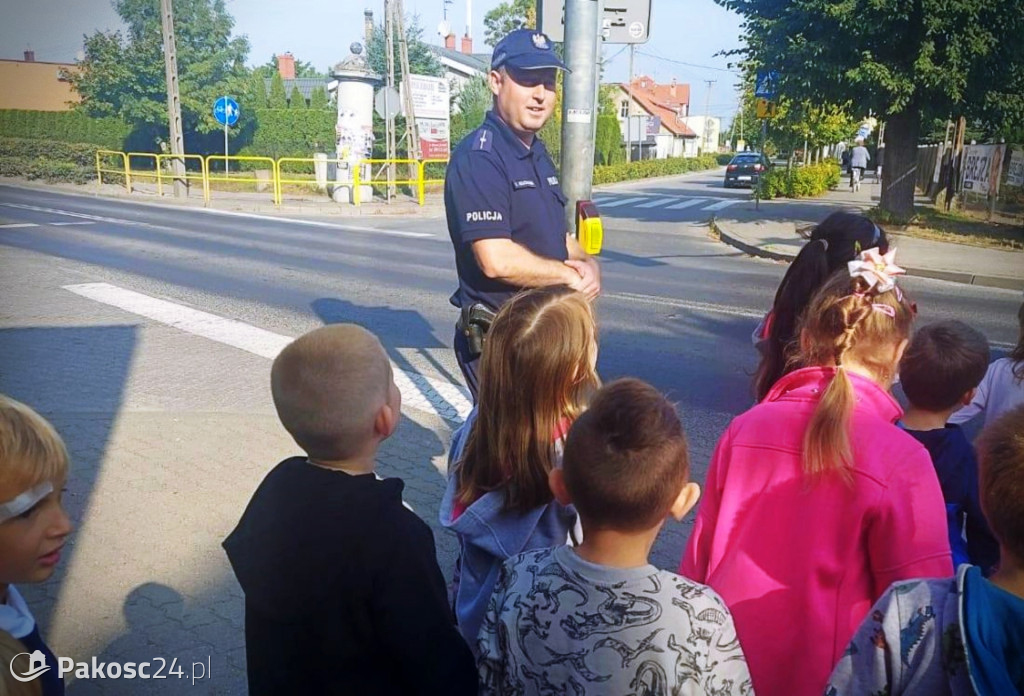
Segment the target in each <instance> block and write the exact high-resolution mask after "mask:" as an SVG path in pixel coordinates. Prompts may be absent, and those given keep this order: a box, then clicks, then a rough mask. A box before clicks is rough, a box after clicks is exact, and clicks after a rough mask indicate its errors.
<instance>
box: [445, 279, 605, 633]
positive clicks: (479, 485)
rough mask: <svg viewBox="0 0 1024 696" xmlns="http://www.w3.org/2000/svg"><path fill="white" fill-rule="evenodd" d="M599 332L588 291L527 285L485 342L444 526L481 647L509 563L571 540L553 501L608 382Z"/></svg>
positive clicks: (569, 517) (458, 604)
mask: <svg viewBox="0 0 1024 696" xmlns="http://www.w3.org/2000/svg"><path fill="white" fill-rule="evenodd" d="M596 361H597V329H596V325H595V322H594V314H593V310H592V309H591V306H590V303H589V302H588V301H587V299H586V297H585V296H584V295H582V294H581V293H579V292H576V291H575V290H571V289H569V288H568V287H566V286H561V285H556V286H549V287H542V288H535V289H532V290H527V291H525V292H522V293H520V294H518V295H516V296H515V297H513V298H512V299H511V300H509V301H508V302H507V303H505V305H504V306H503V307H502V308H501V310H500V311H499V312H498V315H497V316H496V317H495V319H494V322H493V324H492V325H491V328H490V331H488V333H487V342H486V344H485V345H484V350H483V355H482V356H481V364H480V392H479V395H478V400H477V406H476V408H474V410H473V411H472V412H471V413H470V415H469V417H468V418H467V419H466V422H465V424H464V425H463V426H462V427H461V428H460V429H459V430H457V431H456V432H455V434H454V436H453V439H452V447H451V452H450V454H449V459H448V461H449V471H448V487H447V490H446V491H445V494H444V498H443V500H442V502H441V509H440V520H441V524H442V525H444V526H445V527H447V528H449V529H451V530H452V531H454V532H455V533H456V535H458V537H459V545H460V554H459V566H458V576H457V578H456V582H455V588H454V589H455V593H454V594H455V596H454V605H455V613H456V618H457V619H458V623H459V630H460V631H461V632H462V634H463V636H465V637H466V640H467V641H468V642H469V643H470V646H472V647H474V648H475V642H476V636H477V633H478V632H479V629H480V623H481V621H482V620H483V615H484V612H485V611H486V609H487V601H488V600H489V599H490V595H491V590H492V589H493V588H494V584H495V582H496V581H497V577H498V571H499V569H500V567H501V564H502V562H503V561H504V560H505V559H507V558H510V557H512V556H515V555H517V554H520V553H522V552H524V551H528V550H530V549H536V548H545V547H549V546H557V545H559V544H564V543H565V542H566V538H567V534H568V533H569V531H570V530H571V529H572V528H573V527H574V525H575V523H576V512H575V510H573V509H572V507H563V506H562V505H560V504H559V503H558V502H557V501H556V500H554V498H553V496H552V494H551V491H550V489H549V488H548V474H550V472H551V471H552V469H554V468H556V467H558V466H560V465H561V455H562V445H563V442H564V438H565V435H566V433H567V432H568V430H569V426H570V425H571V424H572V421H573V420H575V419H576V418H577V417H578V416H579V415H580V414H581V413H582V412H583V410H584V409H585V408H586V405H587V402H588V400H589V398H590V395H591V394H592V393H593V392H594V391H596V390H597V388H598V387H599V386H600V380H599V378H598V376H597V372H596V371H595V365H596Z"/></svg>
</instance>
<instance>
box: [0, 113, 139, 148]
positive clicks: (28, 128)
mask: <svg viewBox="0 0 1024 696" xmlns="http://www.w3.org/2000/svg"><path fill="white" fill-rule="evenodd" d="M131 130H132V129H131V126H130V125H128V124H127V123H125V122H124V121H122V120H120V119H117V118H91V117H89V116H86V115H85V114H83V113H81V112H78V111H26V110H22V109H0V136H3V137H8V138H32V139H35V140H49V141H59V142H64V143H91V144H93V145H99V146H100V147H104V148H108V149H111V150H120V149H121V148H122V147H123V146H124V141H125V139H126V138H127V137H128V135H129V133H131Z"/></svg>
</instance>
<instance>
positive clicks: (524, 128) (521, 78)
mask: <svg viewBox="0 0 1024 696" xmlns="http://www.w3.org/2000/svg"><path fill="white" fill-rule="evenodd" d="M557 76H558V71H557V70H556V69H555V68H540V69H538V70H517V69H516V68H510V67H506V68H502V69H501V70H492V71H491V75H490V83H491V91H492V92H493V93H494V106H495V110H496V111H497V113H498V116H499V117H500V118H501V120H502V121H504V122H505V123H506V124H507V125H508V126H509V128H511V129H512V130H514V131H516V132H517V133H531V134H532V133H536V132H537V131H539V130H540V129H541V128H542V127H543V126H544V124H545V123H547V120H548V119H549V118H551V113H552V112H553V111H554V110H555V82H556V78H557Z"/></svg>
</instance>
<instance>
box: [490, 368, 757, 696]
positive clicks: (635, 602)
mask: <svg viewBox="0 0 1024 696" xmlns="http://www.w3.org/2000/svg"><path fill="white" fill-rule="evenodd" d="M688 461H689V460H688V456H687V452H686V438H685V435H684V434H683V429H682V425H681V424H680V422H679V417H678V415H677V414H676V411H675V409H674V408H673V407H672V405H671V404H670V403H669V402H668V401H667V400H666V399H665V397H664V396H662V395H661V394H660V393H659V392H658V391H657V390H656V389H654V388H653V387H651V386H649V385H647V384H645V383H644V382H641V381H639V380H633V379H630V380H620V381H618V382H614V383H612V384H610V385H608V386H606V387H604V388H603V389H602V390H601V391H599V392H598V394H597V396H596V397H595V399H594V401H593V402H592V404H591V406H590V409H589V410H588V411H587V412H586V413H584V414H583V415H582V416H581V417H580V418H579V419H578V420H577V421H576V422H575V423H574V424H573V426H572V429H571V430H570V431H569V436H568V439H567V441H566V445H565V456H564V460H563V468H562V469H556V470H555V471H553V472H552V474H551V477H550V483H551V488H552V492H553V493H554V495H555V497H556V498H557V499H558V500H559V502H562V503H563V504H568V502H570V501H571V502H572V503H573V504H575V506H576V509H577V511H578V512H579V515H580V521H581V524H582V527H583V543H582V544H580V545H579V546H577V547H575V548H570V547H568V546H559V547H557V548H553V549H539V550H534V551H530V552H527V553H524V554H522V555H520V556H517V557H514V558H511V559H509V560H508V561H506V562H505V565H504V566H503V568H502V572H501V575H500V577H499V579H498V583H497V586H496V588H495V591H494V594H493V595H492V597H491V602H490V605H489V608H488V611H487V614H486V616H485V618H484V623H483V627H482V629H481V632H480V636H479V639H478V649H479V659H478V663H477V664H478V667H479V671H480V678H481V687H482V693H484V694H522V693H530V694H547V693H551V694H555V693H557V694H568V695H569V696H576V695H579V694H587V695H588V696H589V695H591V694H595V695H600V694H614V695H615V696H622V695H623V694H669V693H671V694H710V695H712V696H732V695H734V694H739V695H745V694H751V693H753V692H752V689H751V682H750V674H749V672H748V670H747V664H746V660H745V659H744V657H743V652H742V651H741V649H740V645H739V640H738V639H737V638H736V629H735V627H734V626H733V622H732V617H731V615H730V614H729V610H728V609H727V608H726V606H725V604H724V603H723V602H722V600H721V599H720V598H719V597H718V595H716V594H715V593H714V591H712V590H711V589H709V588H707V587H705V586H703V585H700V584H698V583H695V582H693V581H691V580H688V579H686V578H683V577H680V576H678V575H676V574H674V573H670V572H667V571H664V570H658V569H657V568H655V567H653V566H651V565H649V564H648V561H647V556H648V553H649V551H650V548H651V545H652V544H653V543H654V539H655V537H656V536H657V535H658V531H659V530H660V529H661V526H662V524H663V523H664V521H665V518H666V517H667V516H668V515H669V514H671V515H673V516H674V517H676V518H677V519H678V518H682V516H683V515H685V514H686V512H687V511H688V510H689V509H690V508H692V507H693V504H694V503H696V502H697V498H698V497H699V496H700V489H699V487H698V486H697V484H695V483H690V482H688V469H689V464H688Z"/></svg>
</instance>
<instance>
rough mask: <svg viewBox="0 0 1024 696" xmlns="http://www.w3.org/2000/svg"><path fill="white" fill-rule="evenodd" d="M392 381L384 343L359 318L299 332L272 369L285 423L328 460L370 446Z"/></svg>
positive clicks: (272, 382)
mask: <svg viewBox="0 0 1024 696" xmlns="http://www.w3.org/2000/svg"><path fill="white" fill-rule="evenodd" d="M390 385H391V364H390V363H389V362H388V356H387V353H385V352H384V347H383V346H382V345H381V343H380V341H379V340H378V339H377V337H376V336H374V335H373V334H372V333H370V332H369V331H367V330H366V329H364V328H362V327H361V326H357V325H355V324H333V325H331V326H325V327H323V328H320V329H316V330H314V331H310V332H309V333H307V334H305V335H304V336H301V337H299V338H297V339H296V340H295V341H293V342H292V343H291V344H289V345H288V347H287V348H285V349H284V350H283V351H281V354H280V355H278V356H277V359H276V360H274V366H273V368H272V369H271V371H270V388H271V391H272V392H273V395H274V406H275V407H276V408H277V415H278V417H279V418H280V419H281V423H282V424H283V425H284V427H285V429H286V430H287V431H288V432H289V433H291V436H292V437H293V438H295V442H296V443H298V445H299V447H301V448H302V449H304V450H305V451H306V453H307V454H308V455H309V456H310V457H311V458H313V459H320V460H324V461H340V460H344V459H348V458H349V457H352V456H354V455H356V454H358V453H359V452H360V451H361V450H362V449H363V448H364V447H365V445H366V443H367V442H368V441H369V440H370V439H371V438H372V437H373V433H374V430H373V428H374V419H375V418H376V415H377V413H378V411H379V410H380V408H381V407H382V406H384V405H385V404H387V403H388V390H389V388H390Z"/></svg>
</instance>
